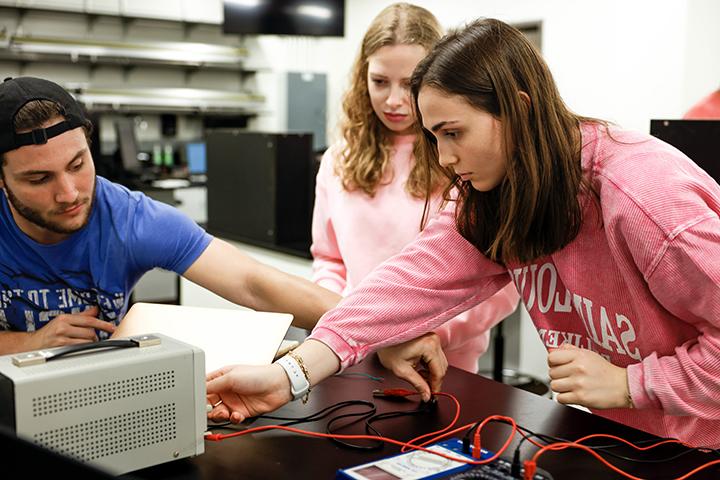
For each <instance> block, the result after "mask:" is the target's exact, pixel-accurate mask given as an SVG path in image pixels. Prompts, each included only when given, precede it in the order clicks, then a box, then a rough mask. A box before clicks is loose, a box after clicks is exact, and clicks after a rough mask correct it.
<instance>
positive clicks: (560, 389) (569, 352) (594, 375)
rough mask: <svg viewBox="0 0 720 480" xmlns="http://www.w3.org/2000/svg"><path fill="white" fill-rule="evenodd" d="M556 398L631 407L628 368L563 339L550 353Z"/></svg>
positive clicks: (587, 404) (598, 405) (588, 404)
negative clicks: (561, 343) (564, 341)
mask: <svg viewBox="0 0 720 480" xmlns="http://www.w3.org/2000/svg"><path fill="white" fill-rule="evenodd" d="M548 365H549V367H550V379H551V382H550V388H552V390H553V391H554V392H556V393H557V394H558V396H557V401H558V402H560V403H565V404H575V405H582V406H584V407H588V408H597V409H605V408H630V407H632V403H631V402H630V395H629V392H628V383H627V370H625V369H624V368H622V367H617V366H615V365H613V364H612V363H610V362H608V361H607V360H605V359H604V358H603V357H601V356H600V355H599V354H597V353H595V352H593V351H591V350H586V349H583V348H578V347H575V346H573V345H570V344H568V343H564V344H563V345H561V346H560V348H557V349H555V350H553V351H551V352H550V353H549V354H548Z"/></svg>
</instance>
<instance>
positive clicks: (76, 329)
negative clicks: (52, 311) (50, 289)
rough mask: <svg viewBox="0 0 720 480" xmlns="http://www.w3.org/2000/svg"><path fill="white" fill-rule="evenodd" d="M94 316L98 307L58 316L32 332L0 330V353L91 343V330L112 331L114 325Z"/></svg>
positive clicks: (94, 337)
mask: <svg viewBox="0 0 720 480" xmlns="http://www.w3.org/2000/svg"><path fill="white" fill-rule="evenodd" d="M97 315H98V308H97V307H89V308H88V309H87V310H85V311H84V312H81V313H76V314H62V315H58V316H57V317H55V318H54V319H52V320H51V321H49V322H48V324H47V325H45V326H44V327H43V328H41V329H39V330H36V331H34V332H0V355H7V354H9V353H18V352H29V351H31V350H39V349H41V348H50V347H60V346H63V345H74V344H77V343H87V342H94V341H97V335H96V334H95V329H98V330H105V331H106V332H108V333H112V332H114V331H115V325H113V324H112V323H111V322H106V321H104V320H99V319H98V318H97Z"/></svg>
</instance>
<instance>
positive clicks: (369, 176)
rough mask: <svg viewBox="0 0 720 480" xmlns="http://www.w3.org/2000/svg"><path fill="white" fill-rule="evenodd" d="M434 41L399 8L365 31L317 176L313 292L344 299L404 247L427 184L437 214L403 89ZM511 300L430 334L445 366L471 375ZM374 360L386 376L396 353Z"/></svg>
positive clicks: (423, 14)
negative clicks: (334, 135) (337, 135)
mask: <svg viewBox="0 0 720 480" xmlns="http://www.w3.org/2000/svg"><path fill="white" fill-rule="evenodd" d="M441 36H442V31H441V27H440V24H439V23H438V21H437V19H436V18H435V17H434V16H433V14H432V13H430V12H429V11H427V10H426V9H424V8H421V7H418V6H415V5H410V4H407V3H396V4H393V5H390V6H388V7H387V8H385V9H384V10H383V11H382V12H380V13H379V14H378V16H377V17H375V19H374V20H373V21H372V23H371V24H370V27H369V28H368V30H367V32H366V33H365V36H364V38H363V41H362V44H361V48H360V53H359V55H358V57H357V59H356V60H355V65H354V67H353V69H352V74H351V78H350V88H349V89H348V91H347V93H346V94H345V98H344V101H343V113H344V118H343V120H342V122H341V124H340V131H341V134H342V141H341V142H339V143H338V144H336V145H333V146H332V147H331V148H329V149H328V151H327V152H326V153H325V155H324V156H323V158H322V162H321V164H320V170H319V173H318V175H317V182H316V195H315V209H314V212H313V226H312V234H313V244H312V247H311V248H310V251H311V252H312V255H313V280H314V281H315V282H316V283H317V284H319V285H320V286H323V287H325V288H327V289H329V290H332V291H334V292H336V293H340V294H347V292H349V291H351V290H352V289H353V288H354V287H356V286H357V285H358V284H359V283H360V281H361V280H362V279H363V278H364V277H366V276H367V275H368V274H369V273H370V272H371V271H372V270H373V269H374V268H375V267H376V266H378V265H380V264H381V263H383V262H384V261H385V260H387V259H388V258H390V257H392V256H393V255H395V254H397V253H399V252H400V251H401V250H402V249H403V247H405V245H407V244H408V243H410V242H411V241H412V240H413V239H414V238H415V237H416V236H417V235H418V234H419V233H420V223H421V221H422V218H423V210H424V207H425V185H426V184H428V183H430V184H431V185H433V186H434V189H435V190H436V193H437V194H436V195H435V196H434V197H432V198H431V200H430V204H429V209H428V211H429V213H430V216H436V215H437V214H438V213H439V207H440V204H441V196H440V193H441V192H442V189H443V187H445V186H447V185H449V184H450V182H449V181H448V179H447V178H446V177H445V176H444V175H441V174H440V172H438V171H437V170H428V169H424V168H422V165H419V164H416V162H415V155H414V150H415V149H416V148H418V143H419V141H420V140H421V139H418V138H417V135H416V133H417V132H418V131H419V129H418V125H417V123H416V121H415V115H414V113H413V107H412V105H411V102H410V92H409V90H408V87H409V82H410V76H411V75H412V72H413V70H414V69H415V66H416V65H417V64H418V62H419V61H420V60H422V59H423V58H424V57H425V56H426V55H427V54H428V52H429V51H430V49H431V48H432V46H433V45H434V44H435V43H436V42H437V41H438V40H440V37H441ZM517 303H518V293H517V290H516V289H515V287H514V286H513V285H511V284H508V285H507V286H506V287H505V288H503V289H502V290H500V291H499V292H498V293H496V294H495V295H493V296H491V297H490V298H488V299H487V300H485V301H484V302H482V303H481V304H480V305H478V306H476V307H474V308H472V309H470V310H468V311H467V312H462V313H460V314H459V315H457V316H456V317H455V318H453V319H452V320H450V321H448V322H447V323H445V324H443V325H441V326H439V327H437V328H436V329H435V332H436V333H437V334H438V335H439V337H440V343H441V345H442V347H443V351H444V353H445V355H446V356H447V359H448V362H449V363H450V365H453V366H456V367H458V368H462V369H464V370H467V371H470V372H473V373H474V372H476V371H477V365H478V358H479V357H480V355H482V354H483V353H484V352H485V350H486V349H487V345H488V337H489V330H490V327H492V326H493V325H495V324H496V323H498V322H500V321H501V320H503V319H504V318H505V317H507V316H508V315H509V314H511V313H512V312H513V310H514V309H515V307H516V306H517ZM379 353H380V359H381V361H382V362H383V364H384V365H385V366H386V367H388V368H390V369H393V367H394V366H395V362H396V359H395V350H394V349H388V350H382V351H380V352H379ZM398 361H401V360H398Z"/></svg>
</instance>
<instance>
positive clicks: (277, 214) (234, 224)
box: [205, 128, 315, 257]
mask: <svg viewBox="0 0 720 480" xmlns="http://www.w3.org/2000/svg"><path fill="white" fill-rule="evenodd" d="M312 138H313V136H312V134H311V133H294V132H292V133H277V132H273V133H270V132H249V131H245V130H237V129H225V128H221V129H210V130H206V132H205V142H206V143H207V167H208V175H207V202H208V203H207V205H208V217H207V219H208V225H207V228H208V231H209V232H210V233H211V234H213V235H216V236H220V237H225V238H230V239H232V240H238V241H241V242H245V243H251V244H255V245H259V246H263V247H270V248H275V249H278V250H283V249H285V250H288V251H289V252H292V253H296V254H301V255H305V256H307V257H309V256H310V243H311V234H310V231H311V221H312V205H313V199H314V192H315V176H314V174H313V173H312V172H313V171H314V170H313V164H314V163H315V159H314V156H313V152H312V142H313V140H312Z"/></svg>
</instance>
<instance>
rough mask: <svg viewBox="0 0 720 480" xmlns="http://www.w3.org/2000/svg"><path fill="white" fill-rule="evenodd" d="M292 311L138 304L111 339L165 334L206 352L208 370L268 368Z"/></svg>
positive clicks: (128, 313) (285, 330) (206, 368)
mask: <svg viewBox="0 0 720 480" xmlns="http://www.w3.org/2000/svg"><path fill="white" fill-rule="evenodd" d="M292 318H293V316H292V315H290V314H289V313H270V312H255V311H252V310H236V309H224V308H201V307H185V306H179V305H163V304H157V303H136V304H134V305H133V306H132V307H130V310H128V312H127V314H126V315H125V318H123V319H122V321H121V322H120V325H119V326H118V327H117V329H116V330H115V333H113V335H112V337H111V338H113V339H115V338H122V337H129V336H132V335H141V334H147V333H162V334H164V335H168V336H170V337H173V338H175V339H177V340H180V341H181V342H185V343H189V344H191V345H195V346H196V347H200V348H201V349H202V350H203V351H204V352H205V371H206V372H211V371H213V370H217V369H218V368H220V367H223V366H225V365H234V364H244V365H267V364H269V363H271V362H272V361H273V358H274V357H275V353H276V352H277V350H278V347H279V346H280V343H281V342H282V340H283V338H284V337H285V333H286V332H287V329H288V327H289V326H290V323H292Z"/></svg>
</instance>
